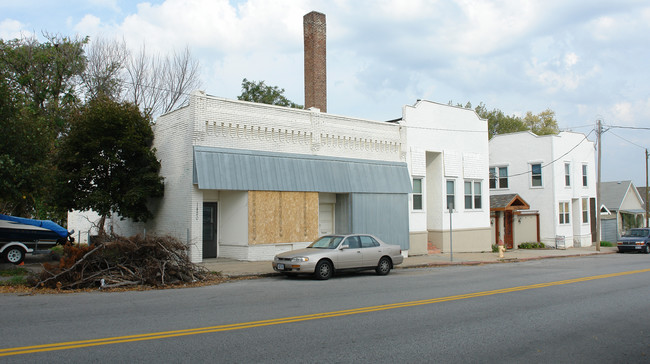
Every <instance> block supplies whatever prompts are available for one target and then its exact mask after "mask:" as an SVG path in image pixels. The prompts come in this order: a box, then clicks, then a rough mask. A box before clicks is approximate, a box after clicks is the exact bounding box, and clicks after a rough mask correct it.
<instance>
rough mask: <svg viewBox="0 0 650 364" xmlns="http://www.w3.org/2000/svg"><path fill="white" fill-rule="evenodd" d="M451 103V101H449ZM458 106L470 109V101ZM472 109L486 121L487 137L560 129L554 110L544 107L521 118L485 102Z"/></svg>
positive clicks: (543, 133)
mask: <svg viewBox="0 0 650 364" xmlns="http://www.w3.org/2000/svg"><path fill="white" fill-rule="evenodd" d="M449 105H452V102H451V101H450V102H449ZM456 106H458V107H464V108H466V109H471V108H472V104H471V103H470V102H468V103H466V104H465V105H462V104H456ZM474 111H476V113H477V114H478V116H480V117H481V118H483V119H487V121H488V138H490V139H491V138H492V137H493V136H495V135H498V134H506V133H515V132H518V131H526V130H530V131H531V132H533V133H535V134H537V135H548V134H557V133H559V132H560V129H559V127H558V124H557V120H556V119H555V111H553V110H551V109H546V110H544V111H542V112H540V113H539V114H537V115H535V114H533V113H532V112H531V111H528V112H526V115H525V116H524V117H523V118H521V117H519V116H515V115H506V114H504V113H503V111H501V110H499V109H492V110H488V108H487V106H485V104H483V103H480V104H479V105H478V106H476V107H475V108H474Z"/></svg>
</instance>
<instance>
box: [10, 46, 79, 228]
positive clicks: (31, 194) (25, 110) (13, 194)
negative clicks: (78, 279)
mask: <svg viewBox="0 0 650 364" xmlns="http://www.w3.org/2000/svg"><path fill="white" fill-rule="evenodd" d="M46 38H47V41H46V42H43V43H40V42H38V41H37V40H36V39H35V38H23V39H15V40H12V41H4V40H0V134H1V135H2V138H0V212H3V213H9V214H14V215H21V216H29V217H32V216H36V217H40V218H54V219H56V218H55V216H53V215H52V213H53V212H54V210H55V209H54V208H53V206H52V201H51V196H52V194H51V193H50V191H49V188H50V187H51V183H52V182H53V173H52V171H53V169H52V168H51V165H52V162H51V157H52V153H53V150H54V147H55V145H56V141H57V138H58V136H59V135H60V134H61V133H62V132H64V131H65V130H66V128H67V120H68V118H69V114H70V113H71V112H72V111H73V110H74V108H75V107H76V105H77V103H78V101H79V100H78V98H77V97H76V86H77V85H78V79H79V76H80V74H81V72H82V71H83V69H84V67H85V58H84V55H83V49H82V48H83V44H84V43H85V41H86V40H85V39H83V40H72V39H69V38H65V37H59V36H50V35H46ZM58 220H60V219H58Z"/></svg>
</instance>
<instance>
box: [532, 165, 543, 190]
mask: <svg viewBox="0 0 650 364" xmlns="http://www.w3.org/2000/svg"><path fill="white" fill-rule="evenodd" d="M530 168H531V181H530V184H531V186H533V187H542V165H541V164H540V163H535V164H531V165H530Z"/></svg>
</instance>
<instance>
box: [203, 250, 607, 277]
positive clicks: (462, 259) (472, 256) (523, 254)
mask: <svg viewBox="0 0 650 364" xmlns="http://www.w3.org/2000/svg"><path fill="white" fill-rule="evenodd" d="M616 250H617V249H616V248H615V247H613V248H610V247H601V248H600V252H598V251H596V247H594V246H591V247H585V248H569V249H566V250H564V249H513V250H509V251H507V252H506V253H505V254H504V257H503V258H499V254H498V253H492V252H489V253H488V252H486V253H454V254H453V261H452V259H451V256H450V254H449V253H439V254H428V255H418V256H413V257H408V258H405V259H404V263H402V264H400V265H398V266H396V267H395V269H407V268H426V267H442V266H451V265H479V264H493V263H511V262H521V261H527V260H536V259H549V258H561V257H577V256H589V255H599V254H613V253H616ZM200 264H201V265H202V266H204V267H206V268H207V269H208V270H210V271H212V272H221V274H223V275H225V276H228V277H245V276H267V275H276V274H279V273H277V272H275V271H274V270H273V268H272V267H271V262H270V261H260V262H246V261H239V260H234V259H225V258H216V259H205V260H203V262H202V263H200Z"/></svg>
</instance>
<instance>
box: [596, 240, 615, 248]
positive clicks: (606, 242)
mask: <svg viewBox="0 0 650 364" xmlns="http://www.w3.org/2000/svg"><path fill="white" fill-rule="evenodd" d="M600 246H608V247H614V246H616V245H614V243H610V242H609V241H601V242H600Z"/></svg>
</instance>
